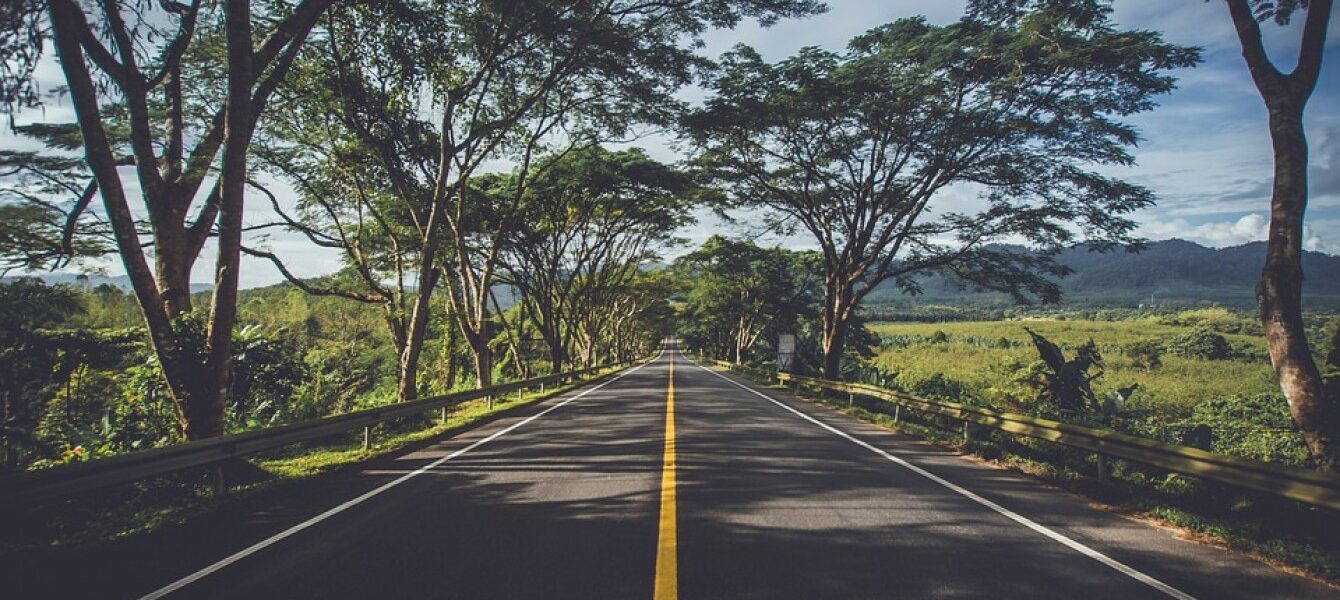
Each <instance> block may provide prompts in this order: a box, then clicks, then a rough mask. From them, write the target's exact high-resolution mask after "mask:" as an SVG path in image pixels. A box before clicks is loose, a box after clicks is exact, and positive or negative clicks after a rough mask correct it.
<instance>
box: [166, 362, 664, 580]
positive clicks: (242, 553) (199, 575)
mask: <svg viewBox="0 0 1340 600" xmlns="http://www.w3.org/2000/svg"><path fill="white" fill-rule="evenodd" d="M664 354H665V350H661V354H658V355H656V358H653V359H651V360H650V361H647V362H645V363H642V364H640V365H638V366H636V367H633V368H631V369H628V370H627V371H624V372H622V373H619V374H618V375H616V376H615V377H614V378H613V379H610V380H609V381H606V382H604V383H602V384H600V385H597V386H595V387H592V388H590V389H588V390H586V391H584V392H582V393H580V394H577V395H575V396H572V397H570V398H568V399H566V400H564V401H562V402H559V403H558V404H555V405H553V406H550V407H549V408H546V409H544V410H542V411H540V412H538V413H535V414H533V415H531V416H529V417H526V418H525V419H523V420H521V421H517V422H516V423H513V424H512V425H509V426H508V427H507V428H506V429H502V430H499V431H497V432H495V433H494V434H492V435H490V436H488V437H486V438H484V439H482V440H479V441H477V442H475V443H473V444H470V445H469V446H466V447H464V448H461V449H460V450H457V451H455V452H452V453H451V454H448V455H446V456H444V457H442V458H439V459H437V460H435V461H433V462H430V463H428V464H426V465H424V466H422V467H419V468H418V469H415V470H413V471H411V472H409V473H406V474H404V475H401V476H400V477H399V478H397V479H395V480H393V481H390V482H387V483H385V484H382V485H381V486H380V487H378V488H376V489H373V490H372V491H370V492H366V493H364V494H363V495H361V496H358V497H356V498H354V499H353V500H349V501H348V502H345V503H343V504H340V505H339V506H336V507H334V508H332V509H330V510H327V511H326V512H323V513H321V514H319V515H317V516H315V517H312V518H310V519H307V520H306V521H303V522H301V523H298V524H297V525H294V526H292V527H289V528H288V529H285V530H283V531H281V532H279V533H276V534H274V535H272V536H270V537H268V538H265V539H264V540H261V541H259V542H256V543H255V544H252V545H251V546H248V547H246V548H244V549H242V550H239V551H238V552H237V553H235V554H233V555H231V556H228V557H227V558H224V559H222V560H220V561H219V562H216V563H214V564H212V565H210V566H208V567H205V568H203V569H200V570H199V571H196V572H194V573H191V574H190V575H187V576H185V577H182V578H181V579H178V580H176V581H174V582H172V583H169V584H167V585H165V586H163V587H161V588H158V589H156V590H154V591H152V592H149V593H148V594H145V595H143V596H141V597H140V600H156V599H157V598H162V597H164V596H166V595H168V594H171V593H172V592H175V591H177V590H179V589H181V588H183V587H186V586H188V585H190V584H192V583H195V582H196V581H199V580H201V579H203V578H205V577H206V576H208V575H210V574H211V573H214V572H215V571H218V570H220V569H223V568H224V567H227V566H228V565H231V564H233V563H235V562H237V561H239V560H242V559H243V558H246V557H248V556H251V555H252V554H255V553H257V552H259V551H261V550H264V549H265V548H266V547H269V546H271V545H274V544H275V543H276V542H278V541H280V540H282V539H284V538H286V537H289V536H291V535H293V534H295V533H298V532H299V531H302V530H304V529H307V528H308V527H311V526H313V525H316V524H317V523H320V522H322V521H324V520H326V519H329V518H330V517H333V516H335V515H337V514H339V513H341V512H343V511H345V510H348V509H349V508H351V507H353V506H355V505H358V504H361V503H362V502H364V501H365V500H367V499H369V498H371V497H373V496H376V495H377V494H380V493H382V492H385V491H386V490H389V489H391V488H393V487H395V486H397V485H400V484H402V483H404V482H406V481H408V480H410V479H412V478H414V477H417V476H419V475H422V474H424V473H426V472H428V471H429V470H431V469H433V468H434V467H437V466H438V465H440V464H442V463H444V462H447V461H449V460H451V459H453V458H456V457H457V456H460V455H462V454H465V453H466V452H469V451H471V450H474V449H475V448H478V447H480V446H482V445H484V444H487V443H489V442H491V441H493V440H495V439H497V438H498V437H500V436H502V435H504V434H506V433H507V432H509V431H512V430H513V429H516V428H517V427H520V426H522V425H525V424H526V423H529V422H531V421H534V420H535V419H538V418H540V417H543V416H544V415H547V414H549V413H550V412H552V411H554V410H557V409H558V408H560V407H562V406H563V405H565V404H567V403H569V402H572V401H573V400H577V399H580V398H581V397H583V396H585V395H587V394H590V393H591V392H594V391H596V390H599V389H600V388H603V387H605V386H607V385H609V384H611V383H614V382H616V381H618V380H620V379H622V378H623V377H624V375H628V374H629V373H632V372H633V371H636V370H638V369H641V368H642V367H645V366H647V365H649V364H651V363H652V362H655V361H656V360H658V359H660V358H661V356H663V355H664Z"/></svg>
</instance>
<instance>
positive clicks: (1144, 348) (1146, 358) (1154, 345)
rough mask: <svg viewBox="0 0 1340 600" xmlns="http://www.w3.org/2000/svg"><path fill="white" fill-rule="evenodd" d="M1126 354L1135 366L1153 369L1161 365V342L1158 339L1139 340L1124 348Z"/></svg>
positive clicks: (1147, 369)
mask: <svg viewBox="0 0 1340 600" xmlns="http://www.w3.org/2000/svg"><path fill="white" fill-rule="evenodd" d="M1125 353H1126V356H1127V357H1129V358H1130V359H1131V362H1132V363H1134V364H1135V366H1136V367H1137V368H1141V369H1144V370H1146V371H1153V370H1156V369H1159V368H1161V367H1162V366H1163V344H1161V343H1159V341H1158V340H1141V341H1139V342H1136V343H1134V344H1130V345H1128V346H1126V348H1125Z"/></svg>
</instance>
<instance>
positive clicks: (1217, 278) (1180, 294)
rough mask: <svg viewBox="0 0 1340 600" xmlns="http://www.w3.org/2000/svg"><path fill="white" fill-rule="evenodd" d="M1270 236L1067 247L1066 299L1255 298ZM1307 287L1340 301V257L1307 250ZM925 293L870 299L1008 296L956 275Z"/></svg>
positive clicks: (935, 280)
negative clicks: (1134, 248) (967, 285)
mask: <svg viewBox="0 0 1340 600" xmlns="http://www.w3.org/2000/svg"><path fill="white" fill-rule="evenodd" d="M1265 254H1266V252H1265V242H1252V243H1249V244H1243V245H1241V246H1233V247H1229V248H1208V247H1205V246H1202V245H1200V244H1197V243H1194V242H1188V241H1186V240H1179V239H1172V240H1163V241H1158V242H1152V243H1150V244H1149V246H1148V247H1147V248H1146V249H1145V250H1144V251H1142V252H1139V253H1133V252H1126V251H1123V250H1118V251H1115V252H1106V253H1102V252H1092V251H1090V250H1089V248H1088V247H1086V246H1082V245H1081V246H1076V247H1074V248H1070V249H1068V250H1065V251H1063V252H1062V253H1061V254H1060V255H1058V256H1057V260H1058V261H1059V262H1060V263H1061V264H1064V265H1066V266H1068V267H1070V268H1071V269H1072V270H1073V271H1074V272H1073V273H1071V274H1070V275H1069V276H1068V277H1065V278H1062V279H1061V280H1060V283H1061V288H1062V290H1063V291H1064V294H1065V295H1064V298H1063V300H1062V301H1063V303H1066V304H1083V305H1126V306H1129V305H1136V304H1141V303H1146V304H1147V303H1149V302H1150V301H1151V295H1152V297H1153V302H1154V303H1155V304H1159V305H1174V306H1183V305H1194V304H1198V303H1205V302H1212V303H1218V304H1227V305H1236V306H1248V305H1251V304H1253V303H1255V290H1256V282H1257V280H1258V279H1259V278H1260V276H1261V267H1262V265H1264V264H1265ZM1303 272H1304V274H1305V277H1306V279H1305V280H1304V282H1303V294H1304V296H1305V297H1306V299H1308V300H1309V301H1312V302H1315V303H1320V304H1323V305H1327V306H1340V257H1337V256H1331V255H1329V254H1322V253H1320V252H1304V253H1303ZM922 284H923V287H924V290H925V293H924V294H923V295H922V296H919V297H908V296H906V295H904V294H902V293H901V292H900V291H899V290H897V289H896V288H895V287H894V286H892V284H885V285H883V286H881V287H880V289H878V290H876V291H875V292H874V293H873V294H871V297H870V299H869V300H868V303H870V304H921V303H945V302H967V303H971V304H1000V303H1008V302H1009V299H1008V298H1007V297H1006V296H1004V295H1003V294H997V293H990V292H981V291H973V290H969V289H964V287H963V286H962V285H961V284H959V283H957V282H954V281H952V280H950V279H948V278H944V277H929V278H926V279H924V280H923V281H922Z"/></svg>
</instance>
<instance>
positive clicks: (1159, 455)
mask: <svg viewBox="0 0 1340 600" xmlns="http://www.w3.org/2000/svg"><path fill="white" fill-rule="evenodd" d="M709 362H710V363H711V364H713V365H715V366H717V367H720V368H724V369H728V370H732V371H737V372H741V373H744V374H746V375H750V376H753V377H755V378H759V379H763V380H765V381H767V382H768V383H772V382H774V381H775V382H777V383H780V384H782V385H787V386H793V387H794V386H801V387H809V388H816V389H824V390H830V391H835V392H842V393H846V394H850V395H851V396H852V397H855V396H862V397H867V398H874V399H876V400H880V401H883V402H887V403H890V404H893V405H894V406H896V407H906V408H910V409H913V410H918V411H921V412H925V413H931V414H938V415H944V416H946V417H949V418H951V419H956V420H959V421H962V422H964V423H973V424H976V425H981V426H984V427H990V428H993V429H999V430H1001V431H1005V432H1008V433H1012V434H1016V435H1023V436H1028V437H1033V438H1037V439H1042V440H1047V441H1049V442H1055V443H1058V444H1064V445H1067V446H1072V447H1075V448H1082V449H1085V450H1090V451H1092V452H1094V453H1096V454H1097V455H1098V456H1099V458H1100V461H1101V459H1102V457H1105V456H1111V457H1116V458H1121V459H1124V460H1129V461H1132V462H1136V463H1140V464H1144V465H1149V466H1152V467H1157V468H1160V469H1164V470H1167V471H1172V472H1175V473H1182V474H1185V475H1191V476H1194V477H1200V478H1202V479H1208V480H1211V481H1216V482H1219V483H1225V484H1228V485H1233V486H1238V487H1242V488H1246V489H1251V490H1256V491H1258V492H1264V493H1267V494H1271V495H1275V496H1279V497H1282V498H1288V499H1290V500H1296V501H1298V502H1303V503H1306V504H1310V505H1313V506H1319V507H1323V508H1328V509H1331V510H1336V511H1340V477H1337V476H1333V475H1327V474H1324V473H1320V472H1318V471H1312V470H1308V469H1303V468H1299V467H1290V466H1285V465H1275V464H1269V463H1264V462H1259V461H1254V460H1248V459H1245V458H1239V457H1236V456H1229V455H1226V454H1216V453H1214V452H1207V451H1205V450H1201V449H1200V448H1190V447H1187V446H1177V445H1174V444H1165V443H1163V442H1159V441H1155V440H1151V439H1148V438H1142V437H1139V436H1134V435H1130V434H1126V433H1121V432H1118V431H1111V430H1107V429H1098V428H1094V427H1085V426H1082V425H1072V424H1069V423H1062V422H1060V421H1053V420H1050V419H1042V418H1038V417H1032V416H1029V415H1023V414H1018V413H1011V412H1003V411H997V410H991V409H988V408H982V407H978V406H968V405H965V404H957V403H954V402H942V401H937V400H927V399H925V398H917V397H915V396H909V395H906V394H901V393H898V392H895V391H892V390H888V389H884V388H881V387H878V386H873V385H867V384H863V383H847V382H842V381H829V380H826V379H816V378H813V377H801V376H798V375H792V374H790V373H773V372H771V371H765V370H762V369H753V368H748V367H741V366H739V365H735V364H732V363H728V362H724V361H718V360H710V361H709ZM862 406H863V407H865V408H873V409H875V410H879V409H880V408H881V407H879V406H873V407H872V406H866V405H862ZM881 412H883V411H881ZM1103 469H1104V467H1103V466H1102V464H1101V462H1100V465H1099V472H1100V474H1101V473H1102V471H1103Z"/></svg>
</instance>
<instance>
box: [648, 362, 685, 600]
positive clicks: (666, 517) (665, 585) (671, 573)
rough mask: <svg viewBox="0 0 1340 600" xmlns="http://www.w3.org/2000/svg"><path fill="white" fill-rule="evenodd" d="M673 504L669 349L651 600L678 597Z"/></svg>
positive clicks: (672, 365)
mask: <svg viewBox="0 0 1340 600" xmlns="http://www.w3.org/2000/svg"><path fill="white" fill-rule="evenodd" d="M677 522H678V513H677V510H676V506H675V354H674V352H673V351H671V352H670V384H669V389H668V390H667V391H666V400H665V461H664V462H663V463H662V465H661V522H660V537H659V540H658V541H657V543H656V585H655V589H654V591H653V592H652V598H653V600H678V598H679V539H678V535H677V532H676V523H677Z"/></svg>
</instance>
